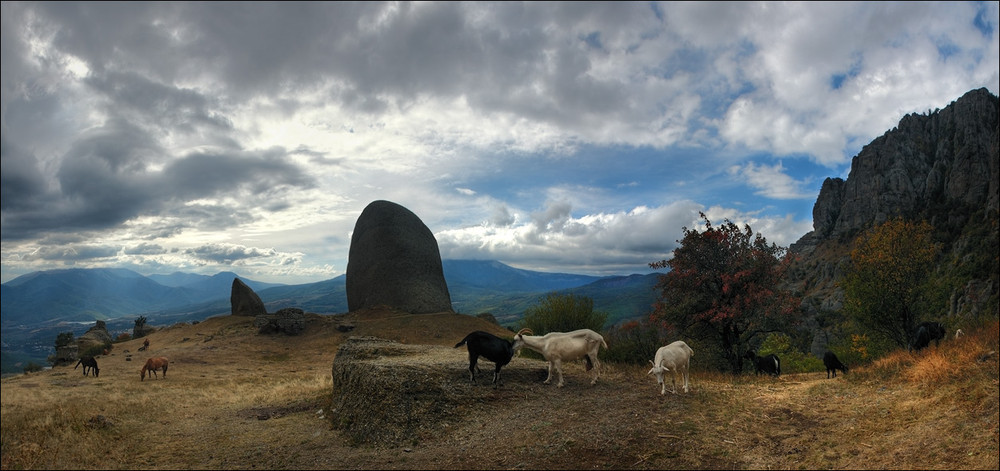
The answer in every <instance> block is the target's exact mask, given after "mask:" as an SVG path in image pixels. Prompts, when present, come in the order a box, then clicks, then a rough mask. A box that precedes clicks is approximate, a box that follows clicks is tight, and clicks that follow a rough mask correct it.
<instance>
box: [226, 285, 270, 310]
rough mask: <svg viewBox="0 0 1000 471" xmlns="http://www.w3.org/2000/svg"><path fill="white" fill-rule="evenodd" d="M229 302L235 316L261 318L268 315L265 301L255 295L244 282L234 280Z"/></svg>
mask: <svg viewBox="0 0 1000 471" xmlns="http://www.w3.org/2000/svg"><path fill="white" fill-rule="evenodd" d="M229 302H230V303H231V304H232V309H233V315H234V316H250V317H255V316H261V315H264V314H267V308H265V307H264V301H261V300H260V296H257V293H254V291H253V290H252V289H250V287H249V286H247V285H246V283H244V282H243V280H240V279H239V278H233V290H232V294H230V295H229Z"/></svg>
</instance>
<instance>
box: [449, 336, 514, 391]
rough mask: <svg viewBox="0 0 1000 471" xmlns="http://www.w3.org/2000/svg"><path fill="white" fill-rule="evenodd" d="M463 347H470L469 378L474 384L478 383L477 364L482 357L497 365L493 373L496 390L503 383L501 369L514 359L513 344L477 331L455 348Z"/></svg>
mask: <svg viewBox="0 0 1000 471" xmlns="http://www.w3.org/2000/svg"><path fill="white" fill-rule="evenodd" d="M462 345H468V347H467V348H468V349H469V377H470V379H471V380H472V383H473V384H475V382H476V370H477V369H479V367H478V366H477V365H476V362H477V361H479V357H480V356H482V357H485V358H486V359H487V360H489V361H492V362H493V363H495V364H496V370H495V371H494V372H493V387H494V388H495V387H497V386H499V385H500V384H502V383H503V381H502V380H501V379H500V368H503V366H504V365H506V364H507V363H510V359H511V358H513V357H514V349H513V348H512V345H513V342H511V341H508V340H504V339H502V338H500V337H497V336H496V335H493V334H491V333H489V332H483V331H481V330H477V331H475V332H472V333H470V334H469V335H466V336H465V338H464V339H462V341H461V342H458V343H456V344H455V348H458V347H461V346H462Z"/></svg>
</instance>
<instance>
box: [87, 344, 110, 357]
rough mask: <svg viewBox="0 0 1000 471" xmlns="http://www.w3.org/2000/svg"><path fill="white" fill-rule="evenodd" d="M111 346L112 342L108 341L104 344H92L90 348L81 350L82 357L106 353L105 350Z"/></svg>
mask: <svg viewBox="0 0 1000 471" xmlns="http://www.w3.org/2000/svg"><path fill="white" fill-rule="evenodd" d="M110 348H111V344H110V343H106V344H104V345H94V346H92V347H90V348H88V349H86V350H84V351H82V352H80V358H83V357H96V356H98V355H102V354H104V351H105V350H108V349H110Z"/></svg>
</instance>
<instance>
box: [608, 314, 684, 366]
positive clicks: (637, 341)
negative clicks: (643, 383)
mask: <svg viewBox="0 0 1000 471" xmlns="http://www.w3.org/2000/svg"><path fill="white" fill-rule="evenodd" d="M670 337H671V335H670V333H669V332H668V330H667V329H666V328H665V327H663V326H662V325H660V324H659V323H654V322H650V321H649V320H643V321H630V322H626V323H624V324H622V325H621V326H612V327H610V328H608V331H607V333H606V334H605V335H604V339H605V341H607V343H608V353H607V355H606V356H605V360H607V361H613V362H618V363H627V364H632V365H646V364H649V361H650V360H652V359H653V357H654V356H655V355H656V350H658V349H659V348H660V347H662V346H664V345H666V344H667V343H669V342H668V341H667V340H666V339H668V338H670Z"/></svg>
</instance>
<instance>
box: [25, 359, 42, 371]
mask: <svg viewBox="0 0 1000 471" xmlns="http://www.w3.org/2000/svg"><path fill="white" fill-rule="evenodd" d="M38 371H42V365H39V364H38V363H35V362H33V361H29V362H28V364H27V365H24V372H25V373H35V372H38Z"/></svg>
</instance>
